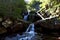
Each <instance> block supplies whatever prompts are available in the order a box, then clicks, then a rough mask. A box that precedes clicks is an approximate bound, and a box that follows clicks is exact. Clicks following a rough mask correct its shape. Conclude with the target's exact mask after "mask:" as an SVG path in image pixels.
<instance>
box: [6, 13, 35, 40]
mask: <svg viewBox="0 0 60 40" xmlns="http://www.w3.org/2000/svg"><path fill="white" fill-rule="evenodd" d="M28 15H29V13H28V14H27V15H25V16H24V20H25V21H27V17H28ZM35 34H36V33H35V32H34V23H31V24H30V25H29V26H28V28H27V30H26V32H24V33H23V35H20V34H17V35H16V36H14V37H6V38H5V40H32V37H34V36H35Z"/></svg>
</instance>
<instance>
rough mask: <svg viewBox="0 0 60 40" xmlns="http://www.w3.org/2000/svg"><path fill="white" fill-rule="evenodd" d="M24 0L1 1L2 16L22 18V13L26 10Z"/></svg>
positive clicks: (0, 10)
mask: <svg viewBox="0 0 60 40" xmlns="http://www.w3.org/2000/svg"><path fill="white" fill-rule="evenodd" d="M25 4H26V3H25V2H24V0H0V16H11V17H13V18H22V11H24V10H26V6H25Z"/></svg>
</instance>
